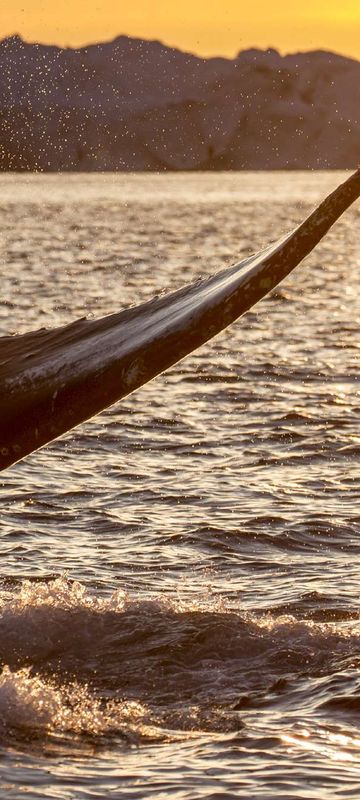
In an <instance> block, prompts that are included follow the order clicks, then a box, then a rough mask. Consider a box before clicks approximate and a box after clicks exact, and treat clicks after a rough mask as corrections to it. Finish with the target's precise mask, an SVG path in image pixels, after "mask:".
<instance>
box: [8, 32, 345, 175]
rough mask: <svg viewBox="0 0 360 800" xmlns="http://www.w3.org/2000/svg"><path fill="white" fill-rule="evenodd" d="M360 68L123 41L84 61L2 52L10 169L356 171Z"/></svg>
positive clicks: (325, 60)
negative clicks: (209, 54)
mask: <svg viewBox="0 0 360 800" xmlns="http://www.w3.org/2000/svg"><path fill="white" fill-rule="evenodd" d="M359 161H360V63H359V62H357V61H353V60H351V59H349V58H344V57H342V56H338V55H335V54H333V53H326V52H321V51H319V52H309V53H298V54H295V55H289V56H285V57H282V56H280V55H279V53H277V52H276V51H275V50H268V51H266V52H263V51H260V50H247V51H244V52H241V53H239V55H238V57H237V58H235V59H234V60H229V59H226V58H210V59H203V58H198V57H196V56H194V55H191V54H189V53H182V52H181V51H179V50H175V49H172V48H170V47H166V46H165V45H163V44H161V43H160V42H157V41H143V40H140V39H130V38H128V37H126V36H120V37H118V38H117V39H115V40H114V41H113V42H108V43H105V44H96V45H91V46H89V47H85V48H82V49H79V50H72V49H61V48H58V47H48V46H45V45H37V44H27V43H26V42H23V41H22V39H21V38H20V37H18V36H13V37H10V38H8V39H4V40H3V41H2V42H0V169H3V170H50V171H52V170H83V171H91V170H163V169H164V170H165V169H172V170H188V169H226V170H227V169H284V168H290V169H299V168H316V169H318V168H346V167H354V166H355V165H356V164H357V163H358V162H359Z"/></svg>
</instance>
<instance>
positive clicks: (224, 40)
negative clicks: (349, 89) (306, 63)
mask: <svg viewBox="0 0 360 800" xmlns="http://www.w3.org/2000/svg"><path fill="white" fill-rule="evenodd" d="M13 33H19V34H20V35H21V36H22V37H23V38H25V39H26V40H28V41H39V42H44V43H51V44H59V45H62V46H64V45H65V46H66V45H69V46H80V45H84V44H88V43H90V42H96V41H105V40H108V39H112V38H114V37H115V36H117V35H118V34H121V33H123V34H127V35H129V36H139V37H143V38H146V39H161V40H162V41H164V42H165V43H166V44H169V45H172V46H176V47H179V48H181V49H183V50H189V51H192V52H195V53H199V54H201V55H206V56H208V55H227V56H234V55H235V54H236V53H237V52H238V50H242V49H244V48H247V47H254V46H255V47H269V46H271V47H276V48H277V49H279V50H280V51H281V52H282V53H284V52H294V51H296V50H312V49H317V48H322V49H328V50H335V51H337V52H340V53H344V54H347V55H352V56H355V57H356V58H360V0H342V2H339V0H336V1H334V0H248V1H247V2H245V0H179V2H174V0H72V2H70V0H57V2H55V1H54V0H2V2H0V37H1V38H3V37H5V36H8V35H10V34H13Z"/></svg>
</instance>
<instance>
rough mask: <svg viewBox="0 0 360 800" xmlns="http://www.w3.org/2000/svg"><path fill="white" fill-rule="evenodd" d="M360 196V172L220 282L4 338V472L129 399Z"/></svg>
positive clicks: (0, 383) (0, 391)
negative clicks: (131, 306) (276, 239)
mask: <svg viewBox="0 0 360 800" xmlns="http://www.w3.org/2000/svg"><path fill="white" fill-rule="evenodd" d="M359 195H360V170H358V171H357V172H355V173H354V174H353V175H352V176H351V177H350V178H349V179H348V180H347V181H346V182H345V183H344V184H342V185H341V186H339V187H338V188H337V189H336V190H335V191H334V192H333V193H332V194H331V195H329V197H327V199H326V200H324V201H323V202H322V203H321V205H319V206H318V208H317V209H316V210H315V211H313V213H312V214H311V215H310V216H309V217H308V218H307V219H306V220H305V222H303V223H302V224H301V225H299V226H298V227H297V228H296V229H295V230H294V231H293V232H291V233H290V234H287V235H286V236H284V237H282V238H281V239H279V240H278V241H277V242H275V244H272V245H271V246H270V247H268V248H267V249H266V250H263V251H262V252H261V253H258V254H257V255H254V256H251V257H250V258H247V259H245V260H244V261H242V262H240V263H239V264H235V265H234V266H232V267H230V268H229V269H225V270H223V271H222V272H220V273H218V274H217V275H215V276H214V277H211V278H208V279H206V280H203V281H198V282H197V283H194V284H191V285H190V286H185V287H184V288H183V289H180V290H179V291H176V292H174V293H173V294H168V295H165V296H162V297H160V298H155V299H154V300H152V301H150V302H148V303H144V304H142V305H140V306H137V307H135V308H131V309H129V310H125V311H122V312H120V313H117V314H112V315H110V316H107V317H104V318H103V319H99V320H78V321H77V322H74V323H72V324H70V325H66V326H65V327H62V328H55V329H53V330H40V331H36V332H34V333H27V334H24V335H22V336H8V337H4V338H2V339H0V469H5V467H8V466H10V465H11V464H13V463H14V462H15V461H18V460H20V459H21V458H23V457H24V456H26V455H27V454H28V453H31V452H33V451H34V450H36V449H37V448H39V447H41V446H42V445H44V444H46V443H47V442H50V441H51V440H52V439H55V438H56V437H58V436H61V434H63V433H65V431H68V430H70V429H71V428H73V427H75V425H78V424H79V423H80V422H83V421H84V420H86V419H88V418H89V417H91V416H93V415H94V414H97V413H98V412H99V411H101V410H102V409H104V408H106V407H107V406H109V405H111V404H112V403H114V402H115V401H116V400H119V399H120V398H121V397H124V396H125V395H127V394H129V393H130V392H132V391H134V389H137V388H138V387H139V386H141V385H142V384H144V383H147V381H149V380H151V378H153V377H154V376H155V375H158V374H159V373H161V372H163V371H164V370H166V369H167V368H168V367H170V366H171V365H172V364H175V363H176V362H177V361H180V359H182V358H184V356H186V355H187V354H188V353H191V352H192V351H193V350H195V349H196V348H197V347H199V346H200V345H201V344H203V343H204V342H206V341H207V340H208V339H211V338H212V337H213V336H215V335H216V334H217V333H219V331H221V330H222V329H223V328H226V326H227V325H229V324H230V323H231V322H233V321H234V320H235V319H236V318H237V317H239V316H240V315H241V314H243V313H244V312H245V311H247V310H248V309H249V308H251V306H253V305H254V304H255V303H257V301H258V300H260V299H261V298H262V297H263V296H264V295H266V294H267V293H268V292H269V291H270V290H271V289H273V288H274V286H276V285H277V284H278V283H279V282H280V281H281V280H283V278H285V276H286V275H288V273H289V272H291V270H292V269H294V267H295V266H296V265H297V264H298V263H299V262H300V261H301V260H302V259H303V258H304V257H305V256H306V255H307V254H308V253H309V252H310V251H311V250H312V249H313V248H314V247H315V245H316V244H317V243H318V242H319V241H320V239H322V237H323V236H324V235H325V234H326V232H327V231H328V230H329V228H330V227H331V225H333V223H334V222H335V221H336V220H337V219H338V217H339V216H340V215H341V214H342V213H343V211H345V209H346V208H348V206H349V205H351V203H352V202H353V201H354V200H356V198H357V197H358V196H359Z"/></svg>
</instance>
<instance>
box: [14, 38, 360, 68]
mask: <svg viewBox="0 0 360 800" xmlns="http://www.w3.org/2000/svg"><path fill="white" fill-rule="evenodd" d="M119 39H129V40H132V41H136V42H148V43H149V44H151V43H153V44H159V45H161V46H162V47H165V48H167V49H168V50H174V51H177V52H179V53H184V55H191V56H193V57H194V58H198V59H200V60H202V61H210V60H212V59H223V60H225V61H235V60H236V59H237V58H239V56H240V55H241V54H242V53H250V52H252V51H253V52H258V53H264V54H266V53H269V54H270V53H274V54H276V55H278V56H280V58H287V57H288V56H297V55H305V54H311V53H324V54H328V55H333V56H337V57H338V58H344V59H347V60H349V61H355V62H359V61H360V59H358V58H356V57H355V56H351V55H347V54H345V53H342V52H339V51H337V50H331V49H327V48H326V47H315V48H312V49H310V50H295V51H291V52H288V51H282V50H281V49H280V48H278V47H275V46H274V45H269V46H268V47H259V46H256V45H253V46H251V47H244V49H243V50H242V49H240V50H238V51H237V52H236V53H235V55H234V56H233V57H231V56H228V55H222V54H220V53H219V54H217V55H216V54H214V55H208V56H203V55H199V54H198V53H196V52H194V51H192V50H187V49H182V48H181V47H179V46H177V45H171V44H167V43H166V42H164V41H163V40H162V39H156V38H155V39H154V38H145V37H142V36H131V35H130V34H126V33H119V34H117V35H116V36H113V37H111V38H110V39H99V40H96V41H89V42H87V43H86V44H81V45H78V46H77V45H70V44H69V45H61V44H56V43H55V42H44V41H29V40H28V39H26V38H25V37H24V36H22V34H20V33H18V32H16V33H12V34H8V35H5V36H2V37H1V38H0V45H1V44H3V43H4V42H6V41H11V40H13V41H16V40H18V41H20V42H21V43H22V44H26V45H29V46H33V47H52V48H56V49H57V50H73V51H79V50H87V49H88V48H90V47H97V46H101V45H109V44H113V43H114V42H116V41H117V40H119Z"/></svg>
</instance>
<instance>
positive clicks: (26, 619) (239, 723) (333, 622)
mask: <svg viewBox="0 0 360 800" xmlns="http://www.w3.org/2000/svg"><path fill="white" fill-rule="evenodd" d="M342 177H343V176H342V175H340V174H336V173H321V174H320V173H319V174H316V173H312V174H310V173H309V174H305V173H296V174H291V173H288V174H260V173H257V174H255V173H254V174H251V173H243V174H224V175H222V174H211V175H210V174H199V175H198V174H190V175H161V176H153V175H149V174H147V175H144V176H142V175H116V176H115V175H113V176H112V175H107V176H101V175H92V176H86V175H85V176H84V175H73V176H72V175H70V176H69V175H59V176H36V175H35V176H15V175H11V176H10V175H9V176H7V175H2V176H1V181H0V182H1V194H0V204H1V205H0V215H1V217H0V221H1V226H0V229H1V236H2V242H1V253H0V258H1V297H0V334H1V335H4V334H5V333H8V332H20V331H21V332H22V331H26V330H30V329H34V328H39V327H43V326H53V325H59V324H62V323H65V322H68V321H70V320H72V319H74V318H77V317H80V316H84V315H89V314H93V315H95V316H100V315H102V314H106V313H109V312H112V311H115V310H117V309H119V308H121V307H125V306H127V305H129V304H133V303H137V302H140V301H142V300H144V299H147V298H149V297H151V296H152V295H154V294H159V293H160V292H162V291H163V290H164V289H166V290H167V289H175V288H177V287H179V286H181V285H183V284H184V283H186V282H189V281H192V280H193V279H195V278H197V277H199V276H200V275H201V276H203V275H205V274H208V273H212V272H215V271H216V270H217V269H218V268H219V267H221V266H225V265H227V264H230V263H231V262H234V261H236V260H238V259H240V258H241V257H244V256H246V255H248V254H249V253H250V252H252V251H254V250H256V249H258V248H259V247H260V246H262V245H264V244H267V243H268V242H270V241H271V240H272V239H275V238H277V237H278V236H279V235H280V234H281V233H282V232H285V231H286V230H288V229H290V228H291V227H293V225H294V224H295V223H296V222H298V221H300V219H301V218H302V217H303V216H304V215H305V214H306V213H307V212H308V211H309V210H310V208H311V207H312V205H313V204H314V203H315V202H316V201H317V200H318V199H319V198H320V197H321V196H323V195H325V194H326V192H327V191H328V190H330V189H331V188H333V187H334V186H335V185H336V184H337V183H338V182H339V181H340V180H341V179H342ZM358 226H359V206H357V207H355V208H354V209H353V210H351V211H350V212H348V213H347V214H346V215H345V216H344V218H343V219H342V220H341V221H340V222H339V223H338V224H337V225H336V227H335V228H334V229H333V231H332V232H331V233H330V235H329V236H328V237H327V238H326V239H325V241H324V242H323V243H322V244H321V245H320V246H319V247H318V248H317V250H316V252H315V253H314V254H313V255H312V256H311V257H310V258H308V260H307V261H306V263H305V264H303V265H301V266H300V267H299V268H298V269H297V270H296V271H295V272H294V274H293V275H292V276H291V277H290V278H289V279H287V280H286V282H285V283H283V284H282V286H281V287H280V288H278V289H277V290H276V291H275V292H273V294H272V295H270V296H269V297H268V298H267V299H265V300H263V301H262V302H261V303H260V304H259V305H258V306H257V307H256V308H255V309H253V310H252V311H251V312H249V313H248V314H247V315H246V316H245V317H244V318H243V319H242V320H241V321H240V322H238V323H237V324H236V325H233V326H232V327H231V328H229V329H228V330H227V331H225V332H224V333H223V334H222V335H221V336H219V337H218V338H217V339H216V340H214V341H213V342H211V343H209V344H208V345H206V346H204V347H202V348H201V349H200V350H199V351H198V352H197V353H195V354H194V355H193V356H191V357H189V358H187V359H186V360H185V361H184V362H183V363H182V364H180V365H178V366H176V367H174V368H172V369H171V370H170V371H169V372H167V373H166V374H165V375H163V376H160V377H159V378H157V379H156V380H154V381H152V382H151V383H150V384H148V385H147V386H145V387H143V388H142V389H140V390H138V391H137V392H136V393H135V394H134V395H133V396H130V397H129V398H127V399H126V400H125V401H123V402H122V403H120V404H119V405H117V406H115V407H113V408H111V409H110V410H108V411H107V412H106V413H103V414H102V415H101V416H99V417H97V418H96V419H94V420H92V421H91V422H89V423H87V424H86V425H82V426H81V427H79V428H77V429H76V431H74V432H72V433H71V434H69V435H67V436H66V437H63V438H62V439H61V440H60V441H58V442H55V443H53V444H52V445H51V446H48V447H46V448H44V449H43V450H41V451H39V452H38V453H35V454H33V455H32V456H31V457H29V458H27V459H25V460H24V461H23V462H22V463H20V464H18V465H16V466H15V467H13V468H11V469H9V470H8V471H7V472H4V473H2V476H1V486H0V498H1V561H0V665H1V668H2V672H1V673H0V786H1V796H2V797H4V798H9V799H10V798H19V797H22V796H23V795H24V796H26V798H44V797H48V798H51V799H52V800H53V799H54V798H57V800H65V798H66V799H68V798H79V800H80V798H81V800H85V798H99V799H100V798H103V797H107V796H110V797H113V798H137V799H138V800H147V798H151V797H152V798H157V799H158V800H162V798H177V799H178V800H197V799H198V798H206V799H207V800H210V799H212V798H214V800H215V798H218V800H220V798H254V797H256V798H261V800H266V798H286V800H291V799H292V798H324V800H325V798H326V800H328V799H330V798H348V797H356V798H357V797H359V794H360V730H359V721H360V603H359V584H360V537H359V533H360V525H359V523H360V510H359V495H360V486H359V477H360V469H359V455H360V431H359V415H360V391H359V382H358V378H359V349H360V344H359V335H358V331H359V319H360V297H359V291H358V273H359V264H360V245H359V238H358Z"/></svg>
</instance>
